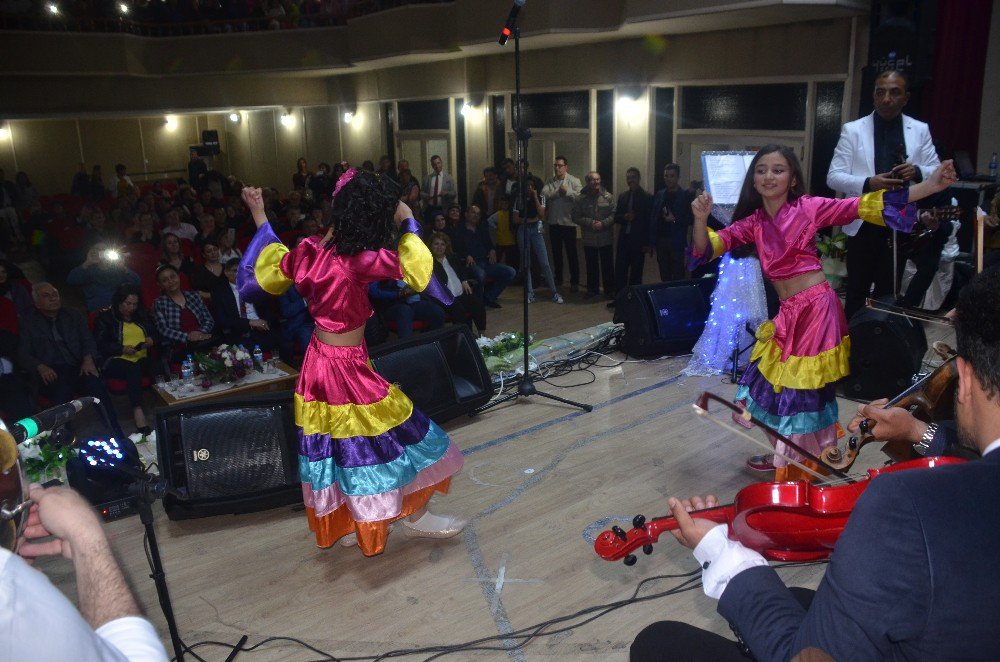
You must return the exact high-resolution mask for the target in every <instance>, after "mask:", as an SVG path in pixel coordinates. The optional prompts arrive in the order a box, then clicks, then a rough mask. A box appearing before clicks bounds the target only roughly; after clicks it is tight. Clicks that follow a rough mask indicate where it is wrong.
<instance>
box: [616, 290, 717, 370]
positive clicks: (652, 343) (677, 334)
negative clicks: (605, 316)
mask: <svg viewBox="0 0 1000 662" xmlns="http://www.w3.org/2000/svg"><path fill="white" fill-rule="evenodd" d="M715 281H716V277H715V275H712V276H708V277H706V278H695V279H693V280H680V281H671V282H669V283H656V284H655V285H633V286H632V287H630V288H629V289H627V290H626V291H624V292H623V293H621V294H619V295H618V298H617V300H616V302H615V316H614V321H615V322H616V323H621V324H624V325H625V333H624V334H623V335H622V339H621V341H620V342H619V343H618V349H620V350H621V351H623V352H625V353H626V354H628V355H630V356H639V357H643V356H660V355H662V354H686V353H687V352H690V351H691V349H692V348H693V347H694V344H695V343H696V342H697V341H698V338H699V336H701V332H702V331H703V330H704V329H705V320H707V319H708V312H709V309H710V308H711V296H712V291H713V290H714V289H715Z"/></svg>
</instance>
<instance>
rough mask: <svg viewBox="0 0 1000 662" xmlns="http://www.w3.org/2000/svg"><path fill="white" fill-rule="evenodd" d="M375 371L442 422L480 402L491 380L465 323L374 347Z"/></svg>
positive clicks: (483, 401) (490, 387) (486, 399)
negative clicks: (396, 385)
mask: <svg viewBox="0 0 1000 662" xmlns="http://www.w3.org/2000/svg"><path fill="white" fill-rule="evenodd" d="M371 359H372V365H374V366H375V371H376V372H378V374H380V375H382V377H384V378H385V379H386V380H387V381H390V382H392V383H394V384H398V385H399V388H400V389H401V390H402V391H403V393H405V394H406V395H408V396H409V398H410V399H411V400H413V404H414V406H416V407H417V408H418V409H420V410H421V411H422V412H424V413H425V414H427V416H429V417H430V418H432V419H434V421H435V422H437V423H441V422H443V421H447V420H448V419H451V418H455V417H456V416H458V415H460V414H466V413H470V412H472V411H473V410H475V409H477V408H479V407H481V406H483V405H484V404H486V403H487V402H489V399H490V398H491V397H492V396H493V382H492V381H491V380H490V373H489V371H488V370H487V369H486V363H485V361H483V355H482V353H480V351H479V348H478V347H477V346H476V340H475V338H473V337H472V332H471V331H469V327H467V326H465V325H464V324H453V325H451V326H447V327H444V328H441V329H437V330H435V331H428V332H427V333H420V334H416V335H414V336H412V337H410V338H407V339H406V340H402V341H397V342H393V343H388V344H385V345H382V346H380V347H376V348H373V349H372V352H371Z"/></svg>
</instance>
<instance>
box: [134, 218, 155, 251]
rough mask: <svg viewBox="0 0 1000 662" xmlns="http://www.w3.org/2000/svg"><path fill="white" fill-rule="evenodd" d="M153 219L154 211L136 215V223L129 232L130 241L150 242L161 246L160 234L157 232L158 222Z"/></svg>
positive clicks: (149, 243) (136, 242)
mask: <svg viewBox="0 0 1000 662" xmlns="http://www.w3.org/2000/svg"><path fill="white" fill-rule="evenodd" d="M153 219H154V217H153V212H142V213H140V214H139V215H138V216H136V220H135V225H133V226H132V228H130V230H129V233H128V243H129V244H148V245H150V246H152V247H154V248H159V247H160V236H159V235H158V234H157V233H156V222H155V221H154V220H153Z"/></svg>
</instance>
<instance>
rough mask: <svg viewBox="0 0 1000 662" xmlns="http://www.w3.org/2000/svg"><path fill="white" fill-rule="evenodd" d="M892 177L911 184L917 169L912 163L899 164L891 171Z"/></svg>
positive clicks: (915, 176)
mask: <svg viewBox="0 0 1000 662" xmlns="http://www.w3.org/2000/svg"><path fill="white" fill-rule="evenodd" d="M892 175H893V177H897V178H899V179H902V180H903V181H904V182H912V181H913V180H915V179H916V178H917V169H916V168H915V167H914V166H913V164H912V163H900V164H899V165H898V166H896V167H895V168H893V169H892Z"/></svg>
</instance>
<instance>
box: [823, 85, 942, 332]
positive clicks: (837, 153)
mask: <svg viewBox="0 0 1000 662" xmlns="http://www.w3.org/2000/svg"><path fill="white" fill-rule="evenodd" d="M907 85H908V81H907V79H906V76H905V75H903V74H902V73H900V72H898V71H886V72H884V73H882V74H881V75H880V76H879V77H878V78H876V79H875V91H874V98H875V112H873V113H872V114H870V115H866V116H865V117H862V118H861V119H858V120H855V121H853V122H848V123H847V124H845V125H844V127H843V129H842V130H841V132H840V141H839V142H838V143H837V148H836V150H834V153H833V160H832V161H831V162H830V171H829V173H828V174H827V176H826V183H827V185H828V186H829V187H830V188H832V189H833V190H835V191H838V192H840V193H843V194H845V195H848V196H859V195H861V194H862V193H867V192H869V191H878V190H880V189H890V190H891V189H893V188H899V187H901V186H906V185H907V183H908V182H919V181H922V180H923V178H924V177H927V176H929V175H930V174H931V173H932V172H934V169H935V168H937V166H938V165H939V164H940V159H938V155H937V152H936V151H935V150H934V143H933V142H932V141H931V132H930V129H928V127H927V125H926V124H924V123H923V122H918V121H917V120H915V119H913V118H912V117H908V116H906V115H904V114H903V108H904V107H905V106H906V103H907V101H909V99H910V93H909V91H908V89H907ZM862 226H865V227H862ZM844 232H846V233H847V235H848V240H847V302H846V304H845V306H844V309H845V310H844V312H845V313H846V314H847V317H848V319H850V317H851V315H853V314H854V313H855V312H856V311H857V310H858V309H860V308H862V307H863V306H864V305H865V298H867V297H868V296H869V293H870V292H871V290H872V286H873V285H874V293H873V296H876V297H878V296H883V295H886V294H894V292H893V281H894V279H893V259H892V243H891V242H892V232H891V231H890V230H888V229H887V228H883V227H878V226H875V225H872V224H870V223H864V224H863V223H862V222H861V220H860V219H858V220H856V221H854V222H853V223H851V224H850V225H847V226H845V227H844ZM899 257H900V261H901V263H902V262H904V261H905V257H904V256H902V255H900V256H899Z"/></svg>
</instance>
